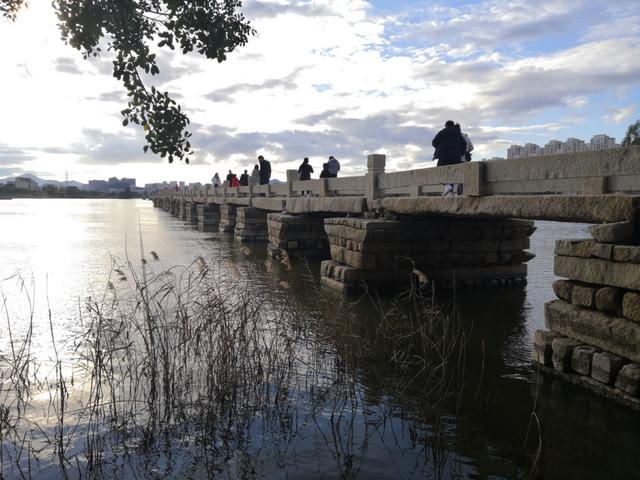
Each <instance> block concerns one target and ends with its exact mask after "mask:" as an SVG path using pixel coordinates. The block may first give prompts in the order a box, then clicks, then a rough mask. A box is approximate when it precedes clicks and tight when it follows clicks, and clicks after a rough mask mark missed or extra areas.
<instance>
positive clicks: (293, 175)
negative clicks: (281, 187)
mask: <svg viewBox="0 0 640 480" xmlns="http://www.w3.org/2000/svg"><path fill="white" fill-rule="evenodd" d="M296 181H298V171H297V170H287V187H288V188H287V198H290V197H293V196H295V195H294V193H293V182H296Z"/></svg>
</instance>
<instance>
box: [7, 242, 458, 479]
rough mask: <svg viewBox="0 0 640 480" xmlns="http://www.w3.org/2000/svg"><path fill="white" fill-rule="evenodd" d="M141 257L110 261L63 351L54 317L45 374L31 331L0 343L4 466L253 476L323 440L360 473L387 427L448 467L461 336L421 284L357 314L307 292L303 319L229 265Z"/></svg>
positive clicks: (11, 471)
mask: <svg viewBox="0 0 640 480" xmlns="http://www.w3.org/2000/svg"><path fill="white" fill-rule="evenodd" d="M153 256H154V258H156V259H157V255H155V254H153ZM152 263H153V262H150V263H148V262H147V261H145V260H143V262H142V265H141V267H134V266H133V265H132V264H130V263H127V264H126V265H125V266H124V267H120V268H116V267H115V266H114V269H113V272H112V276H111V277H110V278H109V279H108V281H107V288H106V289H105V290H104V292H101V293H100V295H92V296H91V297H89V298H88V299H87V300H86V302H85V304H84V305H83V308H82V309H81V314H80V315H79V319H78V323H77V325H78V326H77V330H76V331H74V332H70V333H69V338H70V340H71V343H70V344H69V345H71V346H70V347H69V348H66V349H65V351H62V350H61V349H60V350H59V347H58V345H60V342H61V340H60V338H59V337H60V336H61V332H56V329H55V328H54V322H53V321H52V320H51V319H49V321H50V335H51V340H52V344H53V345H54V351H53V354H54V359H55V361H54V363H55V364H54V366H53V368H52V370H51V371H50V373H51V375H50V376H47V378H45V379H43V380H38V376H37V375H35V373H34V372H35V371H36V363H35V359H34V358H33V357H32V355H31V354H30V351H29V345H30V336H29V334H27V335H24V336H23V337H22V338H21V339H20V340H18V339H12V341H11V342H10V343H11V345H12V351H11V353H10V355H5V356H3V357H1V358H0V375H1V378H0V380H2V383H0V393H1V394H2V397H1V398H0V443H1V445H0V474H1V475H0V477H1V478H5V477H6V478H9V477H24V478H30V477H32V476H33V477H43V478H46V477H48V478H81V477H88V478H126V477H137V478H156V477H157V478H164V477H174V478H182V477H195V478H202V477H204V478H206V477H209V478H254V477H256V476H258V474H259V472H260V471H261V470H262V469H263V468H266V467H265V462H275V464H276V466H275V467H274V466H273V465H271V466H270V467H269V468H271V469H273V468H283V469H285V468H289V467H291V466H292V465H295V464H296V463H297V462H298V460H297V459H296V455H297V452H298V451H307V452H308V451H315V450H318V449H320V450H322V451H324V452H325V453H324V454H322V455H320V456H321V457H323V458H324V457H326V458H332V459H333V461H334V462H335V468H336V469H337V471H339V472H340V475H341V476H342V477H343V478H356V477H357V476H358V474H359V473H361V472H362V469H363V468H364V467H365V466H364V465H363V462H364V460H365V459H366V458H367V451H368V448H369V445H370V442H371V441H372V440H373V439H376V441H383V443H384V442H386V441H388V439H389V438H391V439H394V440H393V442H395V445H389V446H388V447H389V448H399V447H402V448H405V447H408V448H411V449H413V450H418V451H420V452H422V459H423V460H422V462H420V463H418V464H417V465H416V466H415V469H416V471H428V472H431V474H433V475H434V476H435V477H437V478H444V477H445V476H446V475H447V471H448V469H450V468H451V460H450V458H449V450H450V448H451V434H450V433H449V432H448V429H447V422H448V421H450V419H451V412H449V414H445V412H447V409H446V408H445V404H446V403H447V402H449V403H451V400H452V399H453V400H454V402H453V403H454V404H455V399H456V398H459V397H460V396H461V391H462V389H463V387H464V368H463V365H464V351H465V343H466V336H465V333H464V330H463V328H462V326H461V325H460V323H459V322H458V321H457V318H456V317H455V315H453V316H452V315H444V314H442V312H439V311H438V310H437V309H436V308H435V307H434V305H433V302H431V300H430V299H429V298H428V297H425V296H424V295H422V294H421V293H420V289H419V288H417V286H416V287H415V288H411V289H410V290H409V291H408V292H406V293H404V294H403V295H402V296H400V297H397V298H396V299H395V300H394V301H391V302H388V301H387V302H382V301H373V302H371V303H372V304H373V305H374V306H375V308H374V309H373V310H371V314H370V315H368V316H366V318H363V317H362V315H358V314H356V312H355V307H354V306H353V305H350V304H349V303H347V301H346V300H345V299H342V300H341V301H330V300H327V299H326V298H325V297H324V296H322V295H320V293H319V292H316V293H315V295H316V297H315V298H311V299H309V300H310V301H311V302H315V303H318V304H320V303H323V305H322V308H318V309H317V312H318V313H317V314H315V315H313V316H311V317H310V318H300V314H299V311H300V310H299V309H296V308H295V307H294V306H292V305H291V303H290V300H288V299H287V296H285V295H281V296H278V295H259V294H256V293H251V292H252V290H251V289H249V288H247V284H246V283H243V280H241V278H242V277H241V276H240V275H237V274H235V273H234V272H233V269H231V270H230V269H229V268H220V266H219V265H214V266H211V265H209V264H207V262H205V260H204V259H202V258H199V259H197V260H196V261H195V262H194V263H193V264H192V265H190V266H189V267H187V268H174V269H170V270H168V271H161V272H159V273H155V272H154V271H153V269H152V268H151V265H152ZM225 272H227V273H225ZM4 310H5V311H7V309H6V308H5V309H4ZM6 325H7V327H6V328H7V331H8V332H9V334H10V333H11V322H10V319H9V318H6ZM67 364H68V365H67ZM69 371H72V372H73V374H72V375H71V376H69V373H68V372H69ZM34 398H38V399H39V400H38V401H33V399H34ZM43 398H44V399H45V400H42V399H43ZM398 419H401V421H399V420H398ZM397 428H400V429H401V430H402V431H399V432H396V431H395V430H394V429H397ZM390 432H391V433H390ZM297 468H300V467H297Z"/></svg>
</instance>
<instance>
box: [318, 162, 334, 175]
mask: <svg viewBox="0 0 640 480" xmlns="http://www.w3.org/2000/svg"><path fill="white" fill-rule="evenodd" d="M320 178H331V174H330V173H329V165H327V164H326V163H323V164H322V171H321V172H320Z"/></svg>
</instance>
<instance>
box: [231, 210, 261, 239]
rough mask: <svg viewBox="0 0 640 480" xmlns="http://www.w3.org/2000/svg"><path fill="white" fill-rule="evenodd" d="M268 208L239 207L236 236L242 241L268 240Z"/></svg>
mask: <svg viewBox="0 0 640 480" xmlns="http://www.w3.org/2000/svg"><path fill="white" fill-rule="evenodd" d="M267 214H268V212H267V211H266V210H260V209H258V208H252V207H239V208H238V209H237V214H236V228H235V238H236V240H240V241H241V242H266V241H267V238H268V234H267Z"/></svg>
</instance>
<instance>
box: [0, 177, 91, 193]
mask: <svg viewBox="0 0 640 480" xmlns="http://www.w3.org/2000/svg"><path fill="white" fill-rule="evenodd" d="M16 177H27V178H30V179H32V180H33V181H34V182H36V183H37V184H38V186H40V187H42V186H43V185H55V186H56V187H58V188H60V187H78V188H79V189H81V190H82V189H85V188H87V185H86V184H84V183H80V182H76V181H74V180H69V181H68V182H60V181H58V180H45V179H43V178H40V177H38V176H36V175H34V174H32V173H25V174H24V175H14V176H12V177H5V178H0V183H9V182H15V181H16Z"/></svg>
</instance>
